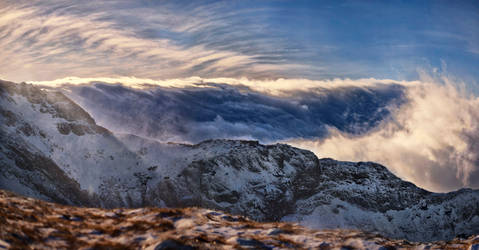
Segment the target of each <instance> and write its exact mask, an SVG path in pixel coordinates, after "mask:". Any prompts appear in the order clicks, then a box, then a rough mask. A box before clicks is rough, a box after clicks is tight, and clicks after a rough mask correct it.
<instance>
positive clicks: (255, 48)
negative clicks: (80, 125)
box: [0, 1, 479, 85]
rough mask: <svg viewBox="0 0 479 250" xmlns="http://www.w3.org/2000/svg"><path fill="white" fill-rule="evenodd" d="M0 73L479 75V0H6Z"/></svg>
mask: <svg viewBox="0 0 479 250" xmlns="http://www.w3.org/2000/svg"><path fill="white" fill-rule="evenodd" d="M0 21H1V22H0V49H1V51H2V52H0V53H1V54H2V58H10V60H8V61H5V60H4V62H2V63H0V77H2V78H6V79H9V80H17V81H26V80H53V79H57V78H62V77H67V76H80V77H111V76H135V77H142V78H153V79H171V78H180V77H189V76H200V77H210V78H211V77H247V78H250V79H256V78H258V79H260V78H263V79H264V78H268V79H276V78H280V77H283V78H307V79H331V78H353V79H357V78H370V77H372V78H377V79H384V78H387V79H395V80H414V79H417V78H418V74H417V71H418V69H420V70H426V71H430V72H434V71H436V70H437V71H440V72H441V71H442V72H447V74H452V75H455V76H457V77H460V78H461V79H463V80H465V81H466V82H468V83H470V85H474V84H475V82H477V79H479V71H478V70H477V66H478V65H479V29H478V28H477V27H479V2H477V1H225V2H218V1H177V2H174V1H103V2H89V3H85V2H83V1H82V2H78V1H41V2H35V3H33V4H32V3H30V1H23V2H22V1H2V2H1V3H0Z"/></svg>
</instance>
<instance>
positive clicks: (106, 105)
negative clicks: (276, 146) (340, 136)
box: [34, 78, 405, 143]
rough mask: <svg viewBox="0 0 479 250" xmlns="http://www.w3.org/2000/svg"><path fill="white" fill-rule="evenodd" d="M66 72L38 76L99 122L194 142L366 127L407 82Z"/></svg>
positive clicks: (394, 101) (398, 100) (146, 134)
mask: <svg viewBox="0 0 479 250" xmlns="http://www.w3.org/2000/svg"><path fill="white" fill-rule="evenodd" d="M64 80H68V81H65V82H64V84H60V82H62V81H63V80H57V81H54V82H52V83H50V84H49V83H47V82H34V84H40V85H43V86H50V87H52V86H54V87H57V88H60V89H63V90H65V91H66V94H67V95H69V96H70V97H71V98H73V99H74V100H75V101H76V102H77V103H79V104H80V105H81V106H83V107H84V108H85V109H87V110H88V111H89V112H90V113H91V114H92V115H93V117H94V118H95V119H96V120H97V122H98V123H99V124H101V125H104V126H106V127H108V128H110V129H112V130H114V131H117V132H123V133H132V134H136V135H140V136H144V137H151V138H155V139H159V140H162V141H181V142H194V143H196V142H199V141H201V140H205V139H211V138H248V139H258V140H261V141H263V142H273V141H276V140H284V139H291V138H318V137H321V136H324V135H325V134H326V132H327V126H334V127H337V128H338V129H341V130H343V131H348V132H350V133H360V132H364V131H367V130H368V129H370V128H372V127H374V126H375V125H376V124H377V123H379V122H380V121H381V120H382V119H383V118H384V117H386V116H387V115H388V113H389V110H388V108H387V107H388V106H394V105H399V104H400V103H401V102H402V101H403V98H402V97H403V92H404V88H405V87H404V85H401V84H400V82H395V81H392V80H375V79H363V80H358V81H352V80H339V79H338V80H332V81H310V80H305V79H297V80H295V79H289V80H285V79H280V80H277V81H253V80H246V79H243V80H244V81H242V80H241V79H226V78H222V79H199V78H189V79H175V80H169V81H153V80H145V79H136V78H128V79H116V80H115V79H104V78H103V79H100V78H98V79H95V80H94V81H92V79H80V78H73V79H64ZM99 80H104V81H99ZM121 80H128V81H127V83H125V84H123V83H121V84H120V83H119V82H121ZM194 80H196V81H197V82H196V83H194V82H193V81H194ZM243 83H244V84H243ZM299 86H304V87H299Z"/></svg>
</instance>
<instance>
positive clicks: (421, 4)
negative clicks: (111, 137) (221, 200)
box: [0, 0, 479, 192]
mask: <svg viewBox="0 0 479 250" xmlns="http://www.w3.org/2000/svg"><path fill="white" fill-rule="evenodd" d="M477 27H479V2H478V1H441V0H436V1H395V0H391V1H340V0H338V1H301V0H299V1H285V0H276V1H248V0H243V1H126V0H125V1H121V0H119V1H115V0H108V1H64V0H63V1H62V0H58V1H9V0H0V58H1V59H2V60H0V79H4V80H10V81H15V82H22V81H26V82H28V83H32V84H38V85H41V86H44V87H46V88H54V89H56V90H60V91H63V92H64V93H65V94H66V95H68V96H69V97H70V98H72V99H73V100H74V101H75V102H77V103H78V104H79V105H80V106H82V107H83V108H84V109H86V110H87V111H88V112H89V113H90V114H91V115H92V116H93V118H95V120H96V121H97V122H98V123H99V124H100V125H102V126H105V127H107V128H109V129H110V130H112V131H114V132H117V133H132V134H136V135H140V136H143V137H147V138H151V139H155V140H159V141H175V142H186V143H196V142H199V141H201V140H204V139H209V138H229V139H253V140H259V141H260V142H262V143H277V142H279V143H288V144H291V145H294V146H297V147H301V148H305V149H309V150H311V151H313V152H314V153H315V154H316V155H317V156H318V157H331V158H335V159H338V160H347V161H375V162H378V163H381V164H384V165H385V166H387V167H388V169H389V170H391V171H392V172H393V173H395V174H397V175H398V176H399V177H401V178H403V179H405V180H408V181H411V182H413V183H415V184H416V185H418V186H420V187H423V188H426V189H428V190H431V191H439V192H445V191H451V190H456V189H458V188H462V187H472V188H479V153H478V152H479V148H477V147H478V146H477V145H479V137H478V136H477V135H478V134H479V125H478V124H479V98H478V96H479V70H478V68H479V67H478V66H479V29H478V28H477Z"/></svg>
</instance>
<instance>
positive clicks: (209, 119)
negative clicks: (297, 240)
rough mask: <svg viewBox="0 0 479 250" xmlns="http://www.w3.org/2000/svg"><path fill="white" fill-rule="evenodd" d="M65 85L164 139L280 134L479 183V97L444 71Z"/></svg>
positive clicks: (347, 155) (414, 176) (323, 148)
mask: <svg viewBox="0 0 479 250" xmlns="http://www.w3.org/2000/svg"><path fill="white" fill-rule="evenodd" d="M33 83H34V84H39V85H43V86H45V87H51V88H57V89H61V90H62V91H63V92H64V93H66V94H67V95H68V96H70V97H71V98H72V99H73V100H75V101H76V102H77V103H78V104H80V105H81V106H82V107H84V108H85V109H86V110H87V111H88V112H89V113H90V114H92V116H93V117H94V118H95V120H96V121H97V122H98V123H99V124H100V125H103V126H105V127H107V128H109V129H111V130H113V131H115V132H118V133H131V134H136V135H139V136H143V137H147V138H153V139H156V140H160V141H175V142H188V143H197V142H199V141H202V140H205V139H211V138H230V139H253V140H259V141H261V142H263V143H275V142H282V143H288V144H291V145H294V146H297V147H300V148H305V149H309V150H311V151H313V152H314V153H315V154H316V155H317V156H318V157H331V158H335V159H338V160H348V161H374V162H379V163H381V164H384V165H385V166H387V167H388V168H389V169H390V170H391V171H392V172H394V173H395V174H397V175H398V176H400V177H401V178H403V179H406V180H408V181H411V182H413V183H415V184H416V185H418V186H420V187H423V188H426V189H428V190H431V191H451V190H455V189H458V188H462V187H473V188H478V187H479V167H478V166H479V156H478V152H479V128H478V124H479V99H478V98H476V97H475V96H474V95H472V94H470V93H468V92H467V91H466V89H467V88H466V87H465V86H466V85H465V84H464V83H462V82H460V81H457V80H455V79H452V78H451V77H446V76H444V75H438V76H430V75H426V74H422V76H421V79H420V80H418V81H411V82H405V81H394V80H378V79H359V80H351V79H335V80H327V81H312V80H304V79H278V80H271V81H255V80H248V79H232V78H219V79H202V78H198V77H192V78H185V79H174V80H164V81H154V80H147V79H137V78H65V79H59V80H56V81H50V82H33Z"/></svg>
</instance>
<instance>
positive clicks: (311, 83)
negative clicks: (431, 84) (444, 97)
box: [27, 77, 420, 96]
mask: <svg viewBox="0 0 479 250" xmlns="http://www.w3.org/2000/svg"><path fill="white" fill-rule="evenodd" d="M27 82H28V83H31V84H36V85H42V86H50V87H62V86H68V85H90V84H91V83H96V82H97V83H105V84H120V85H122V86H125V87H129V88H134V89H151V88H152V87H166V88H188V87H197V88H200V87H212V85H211V84H225V85H228V86H236V87H247V88H248V89H251V90H253V91H256V92H260V93H263V94H270V95H275V96H288V95H291V93H292V92H297V91H299V92H307V91H311V90H315V89H337V88H341V87H358V88H363V87H364V88H368V87H375V86H378V85H400V86H411V85H415V84H418V83H420V82H419V81H397V80H392V79H375V78H364V79H348V78H346V79H340V78H335V79H331V80H310V79H304V78H302V79H301V78H299V79H284V78H279V79H275V80H257V79H248V78H246V77H241V78H227V77H220V78H202V77H188V78H176V79H167V80H154V79H148V78H137V77H65V78H60V79H56V80H50V81H27Z"/></svg>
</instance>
